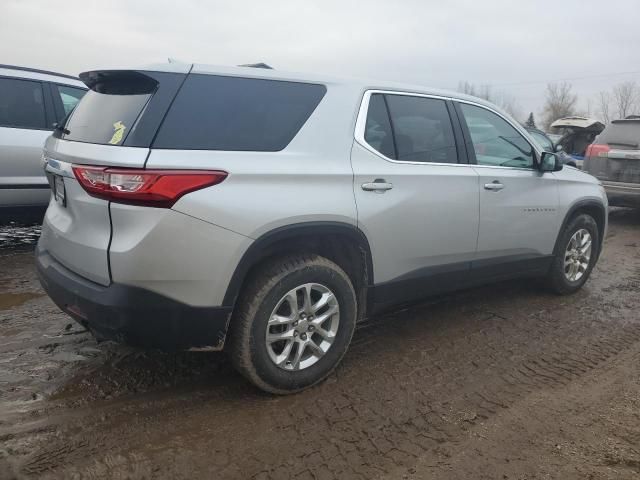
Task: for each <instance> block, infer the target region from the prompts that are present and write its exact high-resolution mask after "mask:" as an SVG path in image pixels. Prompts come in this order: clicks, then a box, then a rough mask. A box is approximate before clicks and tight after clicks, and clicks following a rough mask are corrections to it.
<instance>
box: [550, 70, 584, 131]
mask: <svg viewBox="0 0 640 480" xmlns="http://www.w3.org/2000/svg"><path fill="white" fill-rule="evenodd" d="M577 101H578V97H577V96H576V95H575V94H574V93H573V92H572V91H571V84H570V83H567V82H562V83H549V84H548V85H547V98H546V100H545V104H544V108H543V110H542V114H543V119H544V120H543V125H544V127H545V129H546V130H548V129H549V127H550V125H551V124H552V123H553V122H554V121H555V120H557V119H559V118H563V117H569V116H571V115H574V114H575V110H576V102H577Z"/></svg>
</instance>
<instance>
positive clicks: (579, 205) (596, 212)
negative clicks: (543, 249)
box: [553, 200, 607, 257]
mask: <svg viewBox="0 0 640 480" xmlns="http://www.w3.org/2000/svg"><path fill="white" fill-rule="evenodd" d="M583 213H586V214H588V215H590V216H591V217H593V219H594V220H595V221H596V225H598V235H599V237H600V239H599V240H600V241H599V245H598V252H597V255H598V257H599V256H600V252H601V251H602V245H603V243H604V233H605V225H606V218H607V210H606V207H605V206H604V204H603V203H602V202H599V201H597V200H580V201H578V202H576V203H574V204H573V205H572V206H571V208H569V210H568V211H567V213H566V215H565V216H564V220H563V221H562V225H561V226H560V230H559V231H558V236H557V238H556V245H555V247H554V249H553V254H554V255H556V254H557V253H558V248H559V241H560V237H561V235H562V232H564V229H565V228H566V227H567V225H568V224H569V222H570V221H571V220H572V219H573V218H574V217H576V216H578V215H580V214H583Z"/></svg>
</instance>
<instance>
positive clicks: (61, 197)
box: [52, 175, 67, 207]
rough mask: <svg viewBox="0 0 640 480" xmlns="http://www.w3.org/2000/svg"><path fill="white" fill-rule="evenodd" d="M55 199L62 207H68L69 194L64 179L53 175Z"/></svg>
mask: <svg viewBox="0 0 640 480" xmlns="http://www.w3.org/2000/svg"><path fill="white" fill-rule="evenodd" d="M52 188H53V198H55V200H56V202H57V203H58V205H60V206H61V207H66V206H67V192H66V190H65V187H64V178H62V177H61V176H60V175H53V182H52Z"/></svg>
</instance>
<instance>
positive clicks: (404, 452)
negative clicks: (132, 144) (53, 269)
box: [0, 209, 640, 480]
mask: <svg viewBox="0 0 640 480" xmlns="http://www.w3.org/2000/svg"><path fill="white" fill-rule="evenodd" d="M14 231H18V232H19V235H18V236H19V237H20V240H15V239H14V240H11V238H10V237H11V236H12V234H11V232H14ZM7 232H8V233H7ZM35 236H37V235H33V234H30V233H29V228H28V227H21V226H19V225H11V226H5V227H0V245H4V248H2V247H0V248H1V249H0V478H2V479H5V478H6V479H9V478H14V477H15V478H64V479H69V478H216V479H217V478H220V479H226V478H231V479H253V478H255V479H268V478H272V479H278V480H280V479H288V478H300V479H332V478H361V479H372V478H381V479H405V478H406V479H425V478H438V479H448V478H452V479H453V478H467V479H471V478H473V479H478V478H490V479H496V478H500V479H547V478H558V479H573V478H576V479H578V478H579V479H585V478H591V479H614V478H615V479H619V478H639V477H640V313H639V312H640V310H639V307H640V212H634V211H631V210H623V209H619V210H614V211H612V212H611V225H610V229H609V234H608V236H607V238H606V246H605V253H604V255H603V257H602V258H601V260H600V263H599V264H598V266H597V267H596V269H595V270H594V273H593V275H592V277H591V280H590V281H589V282H588V283H587V285H586V287H585V288H584V289H583V290H582V291H581V292H579V293H577V294H576V295H574V296H571V297H558V296H554V295H552V294H549V293H546V292H545V291H544V289H541V288H540V287H539V285H537V284H536V283H535V282H532V281H518V282H515V281H514V282H507V283H502V284H497V285H492V286H489V287H484V288H481V289H475V290H470V291H465V292H461V293H458V294H455V295H450V296H446V297H443V298H438V299H434V300H432V301H429V302H426V303H423V304H420V305H415V306H412V307H410V308H408V309H404V310H401V311H397V312H394V313H392V314H388V315H385V316H382V317H378V318H375V319H372V320H371V321H368V322H367V323H366V324H363V325H362V326H361V327H360V328H359V329H358V331H357V332H356V334H355V337H354V344H353V345H352V348H351V350H350V352H349V353H348V354H347V356H346V357H345V360H344V361H343V363H342V365H341V366H340V367H338V369H337V370H336V371H335V373H334V374H333V375H332V376H331V377H330V378H329V380H328V381H327V382H325V383H323V384H321V385H319V386H317V387H315V388H313V389H311V390H309V391H306V392H303V393H301V394H298V395H295V396H289V397H271V396H268V395H265V394H262V393H260V392H258V391H256V390H255V389H254V388H252V387H251V386H250V385H249V384H248V383H247V382H246V381H244V380H243V379H242V378H241V377H239V376H238V375H237V374H235V373H234V372H233V370H231V368H230V366H229V363H228V362H227V360H226V359H225V357H224V355H223V354H211V353H180V354H165V353H161V352H143V351H138V350H134V349H129V348H126V347H122V346H118V345H114V344H111V343H103V344H96V342H95V341H94V340H93V339H92V337H91V336H90V335H88V334H87V333H86V332H84V331H82V329H81V328H80V327H79V326H78V325H76V324H75V323H73V322H71V320H70V319H69V318H68V317H67V316H66V315H64V314H62V313H61V312H59V311H58V310H57V309H56V307H55V306H54V305H53V304H52V302H51V301H49V300H48V298H47V297H46V296H44V294H43V292H42V290H41V289H40V287H39V284H38V282H37V279H36V275H35V271H34V267H33V264H32V263H33V262H32V248H33V246H32V241H33V238H34V237H35ZM25 238H26V240H25Z"/></svg>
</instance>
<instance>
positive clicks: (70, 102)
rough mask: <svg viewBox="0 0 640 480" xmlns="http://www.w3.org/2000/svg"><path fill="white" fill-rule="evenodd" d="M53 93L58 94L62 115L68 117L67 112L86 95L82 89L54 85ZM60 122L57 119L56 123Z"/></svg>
mask: <svg viewBox="0 0 640 480" xmlns="http://www.w3.org/2000/svg"><path fill="white" fill-rule="evenodd" d="M53 89H54V92H55V93H57V94H58V96H59V98H60V102H62V108H63V109H64V115H65V116H66V115H69V112H71V110H73V109H74V107H75V106H76V105H77V103H78V102H79V101H80V99H81V98H82V97H83V96H84V94H85V93H86V90H83V89H82V88H75V87H67V86H66V85H54V86H53ZM60 120H62V118H59V119H58V121H60Z"/></svg>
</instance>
